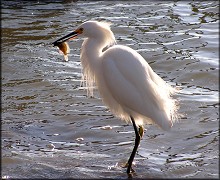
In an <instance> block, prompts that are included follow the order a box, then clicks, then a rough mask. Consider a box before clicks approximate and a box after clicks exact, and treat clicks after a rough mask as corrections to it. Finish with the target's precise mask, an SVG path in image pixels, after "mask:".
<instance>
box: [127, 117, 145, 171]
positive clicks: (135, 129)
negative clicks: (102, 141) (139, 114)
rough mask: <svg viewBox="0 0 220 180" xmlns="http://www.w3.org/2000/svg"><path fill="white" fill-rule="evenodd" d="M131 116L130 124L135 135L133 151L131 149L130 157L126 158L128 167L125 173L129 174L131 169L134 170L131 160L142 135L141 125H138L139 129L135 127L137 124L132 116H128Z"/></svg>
mask: <svg viewBox="0 0 220 180" xmlns="http://www.w3.org/2000/svg"><path fill="white" fill-rule="evenodd" d="M130 117H131V121H132V124H133V127H134V131H135V135H136V137H135V145H134V149H133V151H132V153H131V156H130V158H129V160H128V163H127V164H128V168H127V174H130V173H131V170H132V172H134V170H133V169H132V167H131V166H132V162H133V160H134V156H135V154H136V152H137V149H138V146H139V144H140V140H141V137H142V135H143V132H144V131H143V127H142V126H140V127H139V129H138V128H137V125H136V123H135V121H134V118H133V117H132V116H130Z"/></svg>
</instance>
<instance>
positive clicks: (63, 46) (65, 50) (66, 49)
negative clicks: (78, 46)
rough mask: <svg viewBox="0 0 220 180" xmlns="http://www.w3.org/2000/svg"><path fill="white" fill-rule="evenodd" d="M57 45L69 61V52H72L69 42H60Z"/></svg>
mask: <svg viewBox="0 0 220 180" xmlns="http://www.w3.org/2000/svg"><path fill="white" fill-rule="evenodd" d="M56 46H58V48H59V52H60V54H63V55H64V60H65V61H68V54H69V53H70V48H69V45H68V43H67V42H63V43H59V44H57V45H56Z"/></svg>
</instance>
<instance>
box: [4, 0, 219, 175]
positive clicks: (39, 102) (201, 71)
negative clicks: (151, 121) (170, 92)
mask: <svg viewBox="0 0 220 180" xmlns="http://www.w3.org/2000/svg"><path fill="white" fill-rule="evenodd" d="M218 8H219V7H218V3H217V2H213V1H204V2H188V1H186V2H184V1H183V2H167V1H138V3H137V2H136V1H128V2H125V1H118V2H117V4H116V3H115V1H104V2H102V1H91V2H89V1H88V2H86V1H85V2H84V1H73V0H66V1H54V2H53V3H51V2H50V1H36V2H32V1H3V2H2V177H4V178H25V177H26V178H59V177H60V178H70V177H72V178H73V177H74V178H81V177H84V178H106V177H109V178H127V175H126V168H123V167H124V165H125V163H126V161H127V158H128V157H129V156H130V153H131V151H132V148H133V141H134V132H133V128H132V126H131V125H128V124H126V123H125V122H122V121H120V120H118V119H117V118H115V117H114V116H113V115H112V114H111V112H110V111H109V110H108V109H107V108H106V107H105V106H104V105H103V103H102V101H101V99H100V98H99V96H98V92H97V91H95V97H94V98H89V97H87V96H86V90H85V88H83V87H82V86H81V63H80V58H79V54H80V47H81V44H82V39H75V40H74V41H72V42H70V48H71V54H70V56H69V62H64V61H63V57H62V55H60V54H59V53H58V51H57V49H56V48H54V47H52V46H51V44H50V43H51V42H53V41H54V40H55V39H57V38H59V37H61V36H63V35H65V34H67V33H69V32H70V31H72V30H73V29H75V28H76V27H77V26H78V25H79V24H81V23H82V22H84V21H86V20H90V19H96V20H107V21H110V22H112V23H113V25H112V30H113V32H114V33H115V36H116V39H117V42H118V44H124V45H128V46H130V47H132V48H133V49H135V50H137V51H138V52H139V53H140V54H141V55H142V56H143V57H144V58H145V59H146V60H147V61H148V63H149V64H150V65H151V67H152V68H153V69H154V70H155V71H156V72H157V73H158V74H159V75H160V76H161V77H162V78H163V79H164V80H166V81H168V82H169V83H170V84H171V85H177V86H178V88H179V89H180V93H179V94H178V96H177V98H178V99H179V100H180V102H181V109H180V111H181V113H184V115H185V117H183V118H182V119H181V120H180V121H179V122H178V123H177V124H175V125H174V127H173V128H172V130H171V131H170V132H165V131H162V130H160V129H158V128H157V127H155V126H149V127H146V129H145V134H144V137H143V139H142V141H141V145H140V147H139V150H138V153H137V155H136V157H135V170H136V174H135V177H137V178H161V177H165V178H176V177H180V178H218V177H219V171H218V167H219V162H218V158H219V151H218V143H219V139H218V137H219V131H218V121H219V100H218V95H219V79H218V71H219V67H218V66H219V61H218V59H219V54H218V53H219V51H218V46H219V41H218V39H219V37H218V29H219V11H218Z"/></svg>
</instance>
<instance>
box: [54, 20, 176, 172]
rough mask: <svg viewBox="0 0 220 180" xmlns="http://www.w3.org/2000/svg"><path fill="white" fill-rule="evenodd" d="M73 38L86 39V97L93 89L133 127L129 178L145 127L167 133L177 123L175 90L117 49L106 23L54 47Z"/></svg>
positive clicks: (85, 27)
mask: <svg viewBox="0 0 220 180" xmlns="http://www.w3.org/2000/svg"><path fill="white" fill-rule="evenodd" d="M76 36H83V37H85V38H86V39H85V40H84V42H83V44H82V48H81V55H80V59H81V63H82V68H83V79H84V80H85V82H86V83H85V85H86V86H87V87H88V94H89V95H93V87H94V85H96V86H97V88H98V91H99V93H100V95H101V97H102V99H103V102H104V103H105V104H106V105H107V106H108V107H109V109H110V110H111V111H112V112H113V113H114V114H115V115H116V116H118V117H119V118H121V119H123V120H125V121H127V122H132V124H133V127H134V130H135V135H136V138H135V145H134V148H133V151H132V153H131V156H130V158H129V159H128V162H127V173H128V174H131V172H134V170H133V169H132V162H133V160H134V156H135V154H136V151H137V149H138V146H139V143H140V139H141V137H142V136H143V133H144V125H145V124H157V125H158V126H159V127H161V128H162V129H164V130H168V129H170V127H172V125H173V123H174V122H175V121H176V120H177V119H178V116H179V115H178V112H177V111H178V103H177V100H175V99H174V98H173V97H172V94H174V93H175V89H174V88H173V87H171V86H170V85H168V84H167V83H166V82H165V81H164V80H163V79H162V78H160V77H159V76H158V75H157V74H156V73H155V72H154V71H153V70H152V68H151V67H150V66H149V64H148V63H147V61H146V60H145V59H144V58H143V57H142V56H141V55H140V54H139V53H138V52H137V51H135V50H133V49H131V48H130V47H127V46H123V45H117V44H116V40H115V37H114V34H113V32H112V31H111V29H110V24H109V23H106V22H98V21H87V22H85V23H83V24H81V25H80V26H79V27H78V28H77V29H76V30H75V31H73V32H71V33H70V34H68V35H66V36H64V37H62V38H60V39H58V40H57V41H55V42H54V43H53V45H54V46H58V45H59V44H60V43H63V42H66V41H68V40H70V39H73V38H75V37H76Z"/></svg>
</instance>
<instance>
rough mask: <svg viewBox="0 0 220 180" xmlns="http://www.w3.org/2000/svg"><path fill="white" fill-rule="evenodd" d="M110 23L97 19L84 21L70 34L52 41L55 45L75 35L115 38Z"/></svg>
mask: <svg viewBox="0 0 220 180" xmlns="http://www.w3.org/2000/svg"><path fill="white" fill-rule="evenodd" d="M110 25H111V24H110V23H107V22H98V21H86V22H84V23H83V24H81V25H80V26H79V27H78V28H77V29H76V30H74V31H73V32H71V33H70V34H68V35H66V36H64V37H62V38H60V39H58V40H57V41H55V42H53V43H52V44H53V45H54V46H57V45H58V44H60V43H63V42H65V41H68V40H71V39H74V38H75V37H77V36H84V37H88V38H95V39H103V38H104V39H106V38H107V39H109V38H111V39H115V38H114V35H113V33H112V31H111V29H110Z"/></svg>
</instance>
